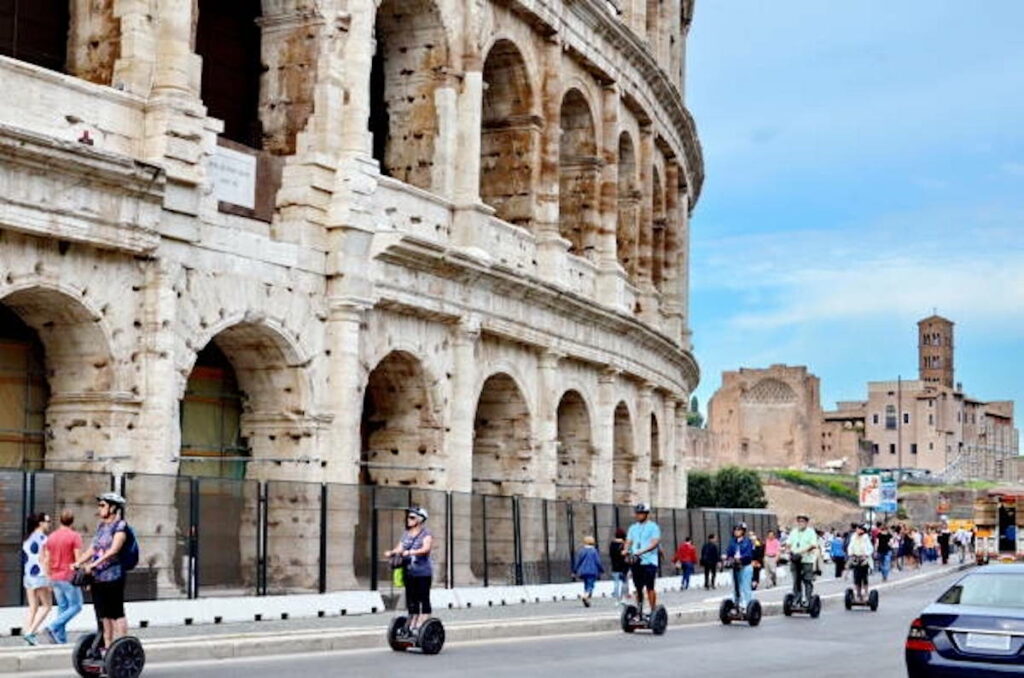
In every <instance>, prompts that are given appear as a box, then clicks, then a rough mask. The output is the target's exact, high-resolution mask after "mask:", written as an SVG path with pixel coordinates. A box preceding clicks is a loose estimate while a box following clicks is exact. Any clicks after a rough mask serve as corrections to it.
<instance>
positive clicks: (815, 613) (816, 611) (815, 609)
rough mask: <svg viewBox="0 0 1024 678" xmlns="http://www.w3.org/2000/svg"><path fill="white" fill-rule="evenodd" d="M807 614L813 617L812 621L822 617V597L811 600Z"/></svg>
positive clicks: (816, 596) (814, 597)
mask: <svg viewBox="0 0 1024 678" xmlns="http://www.w3.org/2000/svg"><path fill="white" fill-rule="evenodd" d="M807 612H808V614H810V615H811V619H817V618H818V617H820V616H821V596H818V595H815V596H813V597H812V598H811V604H810V605H809V606H808V607H807Z"/></svg>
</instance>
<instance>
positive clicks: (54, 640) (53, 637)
mask: <svg viewBox="0 0 1024 678" xmlns="http://www.w3.org/2000/svg"><path fill="white" fill-rule="evenodd" d="M43 633H45V634H46V638H47V639H48V640H49V641H50V644H51V645H63V644H64V643H62V642H60V640H59V639H58V638H57V636H56V635H55V634H54V632H53V629H51V628H50V627H49V626H47V627H46V628H45V629H43Z"/></svg>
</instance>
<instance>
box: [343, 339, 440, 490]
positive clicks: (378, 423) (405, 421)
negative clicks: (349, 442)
mask: <svg viewBox="0 0 1024 678" xmlns="http://www.w3.org/2000/svg"><path fill="white" fill-rule="evenodd" d="M360 439H361V441H362V445H361V454H360V462H361V463H362V466H361V471H360V484H361V485H387V486H400V487H432V486H434V485H436V484H437V483H438V481H439V480H441V479H442V477H443V473H444V470H445V469H444V468H443V464H442V461H443V459H442V458H441V454H442V449H443V443H444V435H443V428H442V426H441V422H440V417H439V414H438V412H437V407H436V404H435V398H434V397H433V389H432V382H431V380H430V379H429V378H428V376H427V373H426V370H425V369H424V368H423V364H422V363H421V362H420V361H419V360H418V359H417V358H416V357H415V356H414V355H413V354H411V353H409V352H406V351H392V352H391V353H388V354H387V355H386V356H385V357H384V358H383V359H382V360H381V361H380V362H379V363H377V366H376V367H374V369H373V371H371V372H370V375H369V377H368V378H367V382H366V390H365V391H364V395H363V415H362V424H361V435H360Z"/></svg>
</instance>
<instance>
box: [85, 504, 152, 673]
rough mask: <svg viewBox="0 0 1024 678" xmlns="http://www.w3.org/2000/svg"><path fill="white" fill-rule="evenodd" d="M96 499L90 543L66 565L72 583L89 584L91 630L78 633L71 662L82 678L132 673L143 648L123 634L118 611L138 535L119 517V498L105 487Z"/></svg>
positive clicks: (124, 621) (121, 615)
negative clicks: (69, 566) (93, 620)
mask: <svg viewBox="0 0 1024 678" xmlns="http://www.w3.org/2000/svg"><path fill="white" fill-rule="evenodd" d="M96 501H97V506H98V511H97V514H98V515H99V518H100V524H99V527H97V528H96V536H95V538H94V539H93V542H92V548H91V549H89V550H88V551H87V552H86V553H85V555H83V556H82V558H81V559H80V560H79V561H78V562H77V563H75V564H74V565H73V566H72V568H73V569H74V570H75V574H74V577H73V579H72V583H73V584H74V585H75V586H79V587H82V588H85V587H86V586H88V587H89V588H90V589H91V591H92V600H93V608H94V609H95V611H96V625H97V629H96V632H95V633H87V634H85V635H84V636H82V637H81V638H79V640H78V642H77V643H76V644H75V650H74V653H73V654H72V656H71V657H72V665H73V666H74V668H75V671H76V672H77V673H78V675H80V676H82V677H83V678H89V677H91V676H106V677H107V678H138V676H139V675H140V674H141V673H142V669H143V667H145V665H146V653H145V652H144V651H143V649H142V642H141V641H140V640H139V639H138V638H136V637H135V636H129V635H128V621H127V619H126V617H125V613H124V584H125V576H126V575H127V573H128V572H129V571H130V570H132V569H134V568H135V566H136V565H137V564H138V562H139V545H138V540H137V539H136V536H135V531H134V530H133V529H132V528H131V527H130V526H129V525H128V523H126V522H125V521H124V518H123V515H124V507H125V503H126V502H125V500H124V497H122V496H121V495H119V494H117V493H116V492H107V493H105V494H103V495H101V496H99V497H97V498H96Z"/></svg>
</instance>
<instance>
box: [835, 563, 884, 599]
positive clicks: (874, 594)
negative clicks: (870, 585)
mask: <svg viewBox="0 0 1024 678" xmlns="http://www.w3.org/2000/svg"><path fill="white" fill-rule="evenodd" d="M866 560H867V559H866V558H865V559H864V561H866ZM856 564H858V565H859V564H863V563H856ZM843 604H844V605H845V606H846V609H847V610H852V609H853V608H855V607H866V608H868V609H870V610H871V611H872V612H876V611H877V610H878V591H869V592H868V595H867V597H866V598H861V597H859V596H858V595H857V592H856V591H855V590H854V589H853V588H848V589H846V595H845V596H844V597H843Z"/></svg>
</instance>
